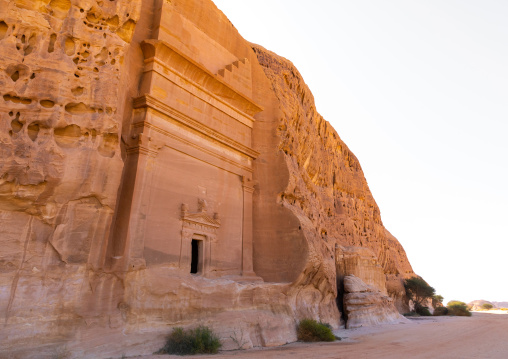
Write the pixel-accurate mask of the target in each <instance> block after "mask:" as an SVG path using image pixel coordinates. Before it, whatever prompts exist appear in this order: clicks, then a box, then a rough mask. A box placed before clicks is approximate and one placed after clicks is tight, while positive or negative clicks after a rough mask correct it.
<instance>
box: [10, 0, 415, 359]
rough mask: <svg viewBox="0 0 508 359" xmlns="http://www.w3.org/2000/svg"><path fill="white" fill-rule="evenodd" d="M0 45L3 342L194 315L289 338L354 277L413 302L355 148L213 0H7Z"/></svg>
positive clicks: (98, 333) (107, 339)
mask: <svg viewBox="0 0 508 359" xmlns="http://www.w3.org/2000/svg"><path fill="white" fill-rule="evenodd" d="M0 54H1V56H0V118H1V121H0V127H1V131H0V245H1V248H2V250H1V251H0V313H1V315H2V320H3V325H2V327H1V329H0V337H2V338H4V339H5V340H3V343H2V348H1V349H0V356H7V355H19V356H22V357H26V358H29V357H37V358H41V357H54V356H56V355H67V356H69V357H76V358H87V357H88V358H101V357H111V356H120V355H122V354H128V355H131V354H138V353H151V352H153V351H155V350H157V349H158V348H160V347H161V346H162V343H163V341H164V337H165V335H166V334H167V333H168V328H170V327H172V326H192V325H196V323H198V324H204V325H209V326H212V327H213V328H214V329H215V330H216V331H217V332H218V333H219V336H220V337H221V339H222V340H223V342H224V345H225V347H226V348H235V345H237V343H243V347H244V348H247V347H252V346H273V345H280V344H284V343H287V342H290V341H294V340H296V333H295V325H296V322H297V320H299V319H301V318H305V317H312V318H316V319H319V320H322V321H324V322H329V323H330V324H331V325H332V326H334V327H337V326H338V325H340V320H341V319H340V318H341V313H340V312H339V310H338V307H337V303H336V299H337V293H338V292H337V283H338V284H339V296H343V292H341V290H340V288H341V287H342V286H344V282H343V279H344V277H345V276H347V275H350V274H354V275H356V276H357V277H359V278H361V279H362V280H363V281H364V282H365V283H368V284H370V285H371V286H375V287H377V289H378V290H379V291H380V293H382V294H388V295H390V296H391V297H392V298H393V299H394V301H393V302H394V303H395V305H396V306H397V308H398V309H399V310H403V307H404V301H405V295H404V291H403V286H402V282H401V280H402V279H403V278H405V277H406V276H408V275H411V274H412V269H411V266H410V264H409V262H408V260H407V258H406V255H405V253H404V250H403V249H402V247H401V246H400V244H399V243H398V241H397V240H396V239H395V238H394V237H393V236H391V234H390V233H389V232H388V231H387V230H386V229H385V228H384V227H383V224H382V222H381V217H380V211H379V209H378V207H377V205H376V203H375V201H374V199H373V197H372V194H371V193H370V190H369V189H368V186H367V183H366V181H365V178H364V176H363V172H362V170H361V167H360V164H359V162H358V160H357V159H356V157H355V156H354V155H353V154H352V153H351V152H350V151H349V149H348V148H347V146H346V145H345V144H344V143H343V142H342V141H341V140H340V138H339V136H338V135H337V133H336V132H335V130H334V129H333V128H332V127H331V126H330V125H329V124H328V122H326V121H325V120H324V119H323V118H322V117H321V116H320V115H319V114H318V113H317V111H316V108H315V105H314V101H313V97H312V94H311V93H310V91H309V90H308V88H307V86H306V85H305V83H304V81H303V79H302V78H301V76H300V74H299V73H298V71H297V70H296V69H295V68H294V66H293V65H292V64H291V63H290V62H289V61H287V60H286V59H283V58H281V57H279V56H277V55H275V54H273V53H271V52H269V51H266V50H265V49H263V48H261V47H260V46H257V45H252V44H249V43H248V42H246V41H245V40H244V39H243V38H242V37H241V36H240V35H239V34H238V32H237V31H236V29H235V28H234V26H233V25H232V24H231V23H230V22H229V21H228V20H227V18H226V17H225V16H224V14H222V12H220V11H219V10H218V9H217V8H216V7H215V6H214V4H213V3H212V2H211V1H209V0H173V1H171V2H168V1H162V0H160V1H159V0H156V1H152V0H140V1H126V0H125V1H124V0H116V1H95V0H72V1H71V0H58V1H57V0H37V1H26V0H14V1H7V0H0ZM155 73H156V74H155ZM143 156H145V157H143ZM207 166H208V167H207ZM147 178H150V180H148V179H147ZM198 227H199V228H198ZM196 228H198V229H196ZM211 232H213V233H214V235H210V233H211ZM191 240H194V241H202V242H200V243H202V245H203V246H204V247H203V248H205V249H206V251H205V250H203V252H202V253H201V252H200V253H201V254H199V255H200V256H202V257H204V258H201V257H200V258H201V261H202V263H203V264H202V267H201V268H202V269H201V270H200V272H199V273H196V274H198V275H191V274H190V273H189V268H190V267H191V263H190V262H191V261H192V259H191V257H193V255H194V254H196V253H193V252H192V253H191V250H192V249H191V248H192V246H191ZM185 241H187V242H188V243H187V242H185ZM205 244H206V246H205ZM200 248H201V247H200ZM187 252H188V253H187ZM196 256H198V254H196ZM200 263H201V262H200ZM194 265H196V264H194ZM196 266H197V265H196ZM187 267H189V268H187ZM261 279H262V280H264V282H263V281H261ZM383 300H384V299H383ZM385 302H387V303H388V301H385ZM355 310H358V311H360V312H361V310H362V308H361V306H359V307H357V308H356V309H355ZM368 313H369V314H364V315H363V316H362V315H360V316H359V317H361V318H364V322H365V323H367V322H369V321H370V322H372V323H373V322H379V321H380V320H378V319H379V318H378V319H375V320H373V319H372V318H374V317H376V316H378V317H379V315H378V314H376V313H374V314H372V313H371V312H368ZM369 318H370V319H369ZM376 318H377V317H376ZM27 328H30V329H27ZM28 338H30V341H28ZM232 338H234V339H232ZM27 342H29V343H31V344H28V345H27V344H26V343H27ZM22 343H23V344H22Z"/></svg>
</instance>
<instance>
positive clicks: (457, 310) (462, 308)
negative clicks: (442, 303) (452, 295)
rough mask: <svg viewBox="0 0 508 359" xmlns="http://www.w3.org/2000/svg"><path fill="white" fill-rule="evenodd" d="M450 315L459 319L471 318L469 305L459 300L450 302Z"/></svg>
mask: <svg viewBox="0 0 508 359" xmlns="http://www.w3.org/2000/svg"><path fill="white" fill-rule="evenodd" d="M447 308H448V315H455V316H459V317H470V316H471V312H470V311H469V310H468V309H467V304H466V303H464V302H461V301H458V300H452V301H449V302H448V305H447Z"/></svg>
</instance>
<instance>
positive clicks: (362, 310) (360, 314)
mask: <svg viewBox="0 0 508 359" xmlns="http://www.w3.org/2000/svg"><path fill="white" fill-rule="evenodd" d="M344 292H345V295H344V309H345V314H346V317H347V322H346V328H348V329H352V328H359V327H362V326H371V325H376V324H381V323H403V322H407V321H408V320H407V319H406V318H404V317H403V316H402V315H401V314H400V313H399V312H398V311H397V310H396V309H395V307H394V305H393V303H392V298H390V297H388V296H387V295H385V294H383V293H381V292H380V291H379V290H378V289H377V288H375V287H373V286H370V285H368V284H365V282H363V281H362V280H361V279H360V278H358V277H355V276H354V275H347V276H345V277H344Z"/></svg>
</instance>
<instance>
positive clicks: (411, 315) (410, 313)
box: [402, 312, 420, 317]
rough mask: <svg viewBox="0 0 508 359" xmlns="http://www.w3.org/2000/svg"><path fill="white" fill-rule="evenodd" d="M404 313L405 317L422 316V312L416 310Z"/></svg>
mask: <svg viewBox="0 0 508 359" xmlns="http://www.w3.org/2000/svg"><path fill="white" fill-rule="evenodd" d="M402 315H403V316H405V317H419V316H420V314H418V313H416V312H408V313H404V314H402Z"/></svg>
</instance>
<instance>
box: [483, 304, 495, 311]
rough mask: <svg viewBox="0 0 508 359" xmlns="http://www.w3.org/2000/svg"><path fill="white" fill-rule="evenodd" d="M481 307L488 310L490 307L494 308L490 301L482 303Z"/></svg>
mask: <svg viewBox="0 0 508 359" xmlns="http://www.w3.org/2000/svg"><path fill="white" fill-rule="evenodd" d="M482 308H483V309H485V310H490V309H492V308H494V306H493V305H492V304H490V303H483V305H482Z"/></svg>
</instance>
